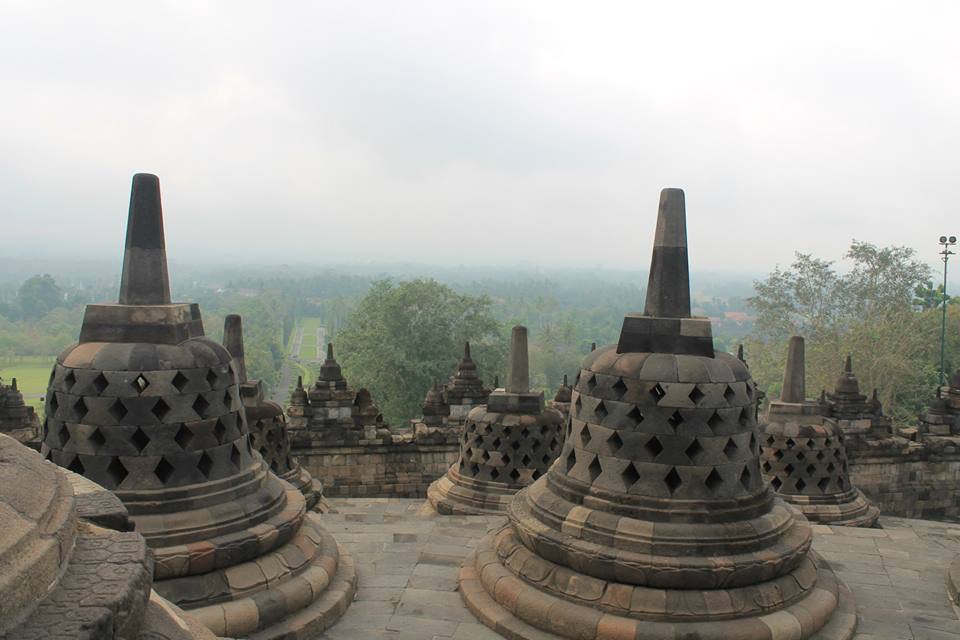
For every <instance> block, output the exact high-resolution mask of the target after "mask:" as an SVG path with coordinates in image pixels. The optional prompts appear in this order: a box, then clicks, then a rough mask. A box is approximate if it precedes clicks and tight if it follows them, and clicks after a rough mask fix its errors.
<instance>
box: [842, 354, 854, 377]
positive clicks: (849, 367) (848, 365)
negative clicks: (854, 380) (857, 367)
mask: <svg viewBox="0 0 960 640" xmlns="http://www.w3.org/2000/svg"><path fill="white" fill-rule="evenodd" d="M843 372H844V373H853V358H851V357H850V354H847V359H846V360H845V361H844V363H843Z"/></svg>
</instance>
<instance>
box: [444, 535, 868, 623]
mask: <svg viewBox="0 0 960 640" xmlns="http://www.w3.org/2000/svg"><path fill="white" fill-rule="evenodd" d="M497 535H498V534H496V533H495V534H492V535H490V536H487V537H486V538H484V539H483V540H482V541H481V542H480V544H479V545H478V546H477V549H476V551H475V552H474V553H472V554H471V555H470V556H469V557H468V558H467V559H466V560H465V561H464V564H463V566H462V567H461V569H460V575H459V586H460V593H461V595H462V596H463V600H464V602H465V604H466V606H467V608H468V609H469V610H470V611H471V612H472V613H473V614H474V615H475V616H476V617H477V618H478V619H479V620H480V621H481V622H482V623H483V624H485V625H486V626H488V627H490V628H491V629H493V630H494V631H496V632H497V633H499V634H500V635H502V636H503V637H505V638H508V639H509V640H551V639H552V640H556V639H559V638H570V639H576V640H636V639H641V638H642V639H644V640H675V639H676V638H697V639H698V640H729V639H730V638H738V639H739V640H788V639H789V640H798V639H803V640H807V639H810V640H849V638H851V637H853V634H854V631H855V629H856V626H857V616H856V609H855V605H854V602H853V597H852V595H851V593H850V591H849V590H848V589H847V587H846V586H845V585H844V584H843V583H841V582H840V581H839V580H838V579H837V577H836V575H835V574H834V573H833V571H832V570H831V569H830V567H829V565H828V564H827V563H826V562H825V561H823V560H822V559H820V558H819V557H817V556H816V555H815V554H813V553H811V554H810V557H811V559H812V561H813V562H814V563H815V566H816V583H815V586H813V588H811V589H809V590H808V591H807V592H806V593H805V595H804V596H803V597H802V598H800V599H799V600H797V601H794V602H792V603H791V604H789V605H788V606H785V607H782V608H779V609H775V610H770V611H769V612H764V613H761V614H757V615H752V616H745V617H732V616H730V615H727V616H717V615H715V613H714V612H715V611H716V610H717V609H721V610H722V609H729V608H730V607H731V606H734V607H735V606H736V603H735V602H732V601H731V592H730V591H728V590H723V589H716V590H710V591H698V590H689V591H683V590H665V589H645V590H644V591H645V595H646V596H653V597H654V598H658V599H659V600H660V602H659V606H661V607H663V608H664V610H665V611H666V612H668V613H667V615H666V616H665V618H664V619H655V620H651V619H649V618H640V617H629V616H627V615H620V614H618V613H616V611H618V610H620V611H622V612H624V613H627V612H628V611H629V610H630V609H631V608H633V607H632V605H633V604H634V603H633V602H631V599H630V598H631V593H632V591H633V589H632V587H631V586H630V585H622V589H621V588H619V587H621V585H613V584H611V585H609V586H608V588H607V589H606V590H604V591H601V592H597V593H595V594H592V596H591V594H590V593H582V594H579V595H580V596H581V598H582V599H589V598H590V597H595V602H596V606H586V605H583V604H577V603H574V602H571V601H570V600H568V599H566V598H561V597H558V596H555V595H552V594H550V593H548V592H547V591H545V590H542V589H538V588H537V587H535V586H534V585H533V584H530V583H529V582H526V581H524V580H522V579H520V578H518V577H517V576H516V575H514V573H513V572H512V571H511V570H510V569H509V568H507V567H506V566H505V565H504V564H503V562H504V561H501V559H500V557H499V556H498V555H497V552H496V550H495V548H494V538H495V536H497ZM510 561H511V558H507V559H506V560H505V562H507V563H509V562H510ZM543 579H544V580H545V581H557V582H562V586H563V587H564V589H566V590H570V589H573V590H575V591H576V590H577V589H578V586H579V588H581V589H583V590H584V591H588V590H589V586H590V585H591V584H592V583H595V582H596V581H595V580H594V581H592V579H590V578H589V577H587V576H582V575H580V574H577V573H575V572H573V571H570V570H569V569H563V570H560V571H555V572H553V573H552V574H550V575H544V576H543ZM770 591H771V592H770V593H768V594H767V595H768V596H769V597H771V598H774V597H775V596H776V593H777V592H776V589H771V590H770ZM624 596H626V598H624ZM639 604H640V606H641V607H643V608H647V607H650V606H651V603H650V602H644V603H639ZM654 606H657V605H656V604H654ZM674 612H675V617H676V618H677V619H676V620H672V619H669V618H670V614H672V613H674Z"/></svg>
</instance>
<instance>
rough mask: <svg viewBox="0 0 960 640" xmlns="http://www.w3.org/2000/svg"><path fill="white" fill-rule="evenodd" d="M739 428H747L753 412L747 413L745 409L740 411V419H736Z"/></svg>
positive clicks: (751, 420)
mask: <svg viewBox="0 0 960 640" xmlns="http://www.w3.org/2000/svg"><path fill="white" fill-rule="evenodd" d="M737 422H739V423H740V426H741V427H749V426H750V424H751V423H752V422H753V411H748V410H747V408H746V407H744V408H743V409H741V410H740V417H739V418H738V419H737Z"/></svg>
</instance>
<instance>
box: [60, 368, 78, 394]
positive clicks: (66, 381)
mask: <svg viewBox="0 0 960 640" xmlns="http://www.w3.org/2000/svg"><path fill="white" fill-rule="evenodd" d="M75 384H77V376H76V375H75V374H74V373H73V370H70V371H67V375H65V376H63V386H65V387H66V388H67V391H70V389H72V388H73V385H75Z"/></svg>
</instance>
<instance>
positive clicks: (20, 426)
mask: <svg viewBox="0 0 960 640" xmlns="http://www.w3.org/2000/svg"><path fill="white" fill-rule="evenodd" d="M39 427H40V421H39V420H38V419H37V413H36V411H34V409H33V407H31V406H29V405H28V404H26V403H25V402H24V401H23V394H22V393H20V389H18V388H17V379H16V378H12V379H11V380H10V384H4V383H3V379H2V378H0V433H3V434H6V435H8V436H10V437H11V438H13V439H14V440H16V441H17V442H20V443H21V444H28V443H29V444H31V445H33V446H36V439H37V433H38V432H39V430H40V429H39Z"/></svg>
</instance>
